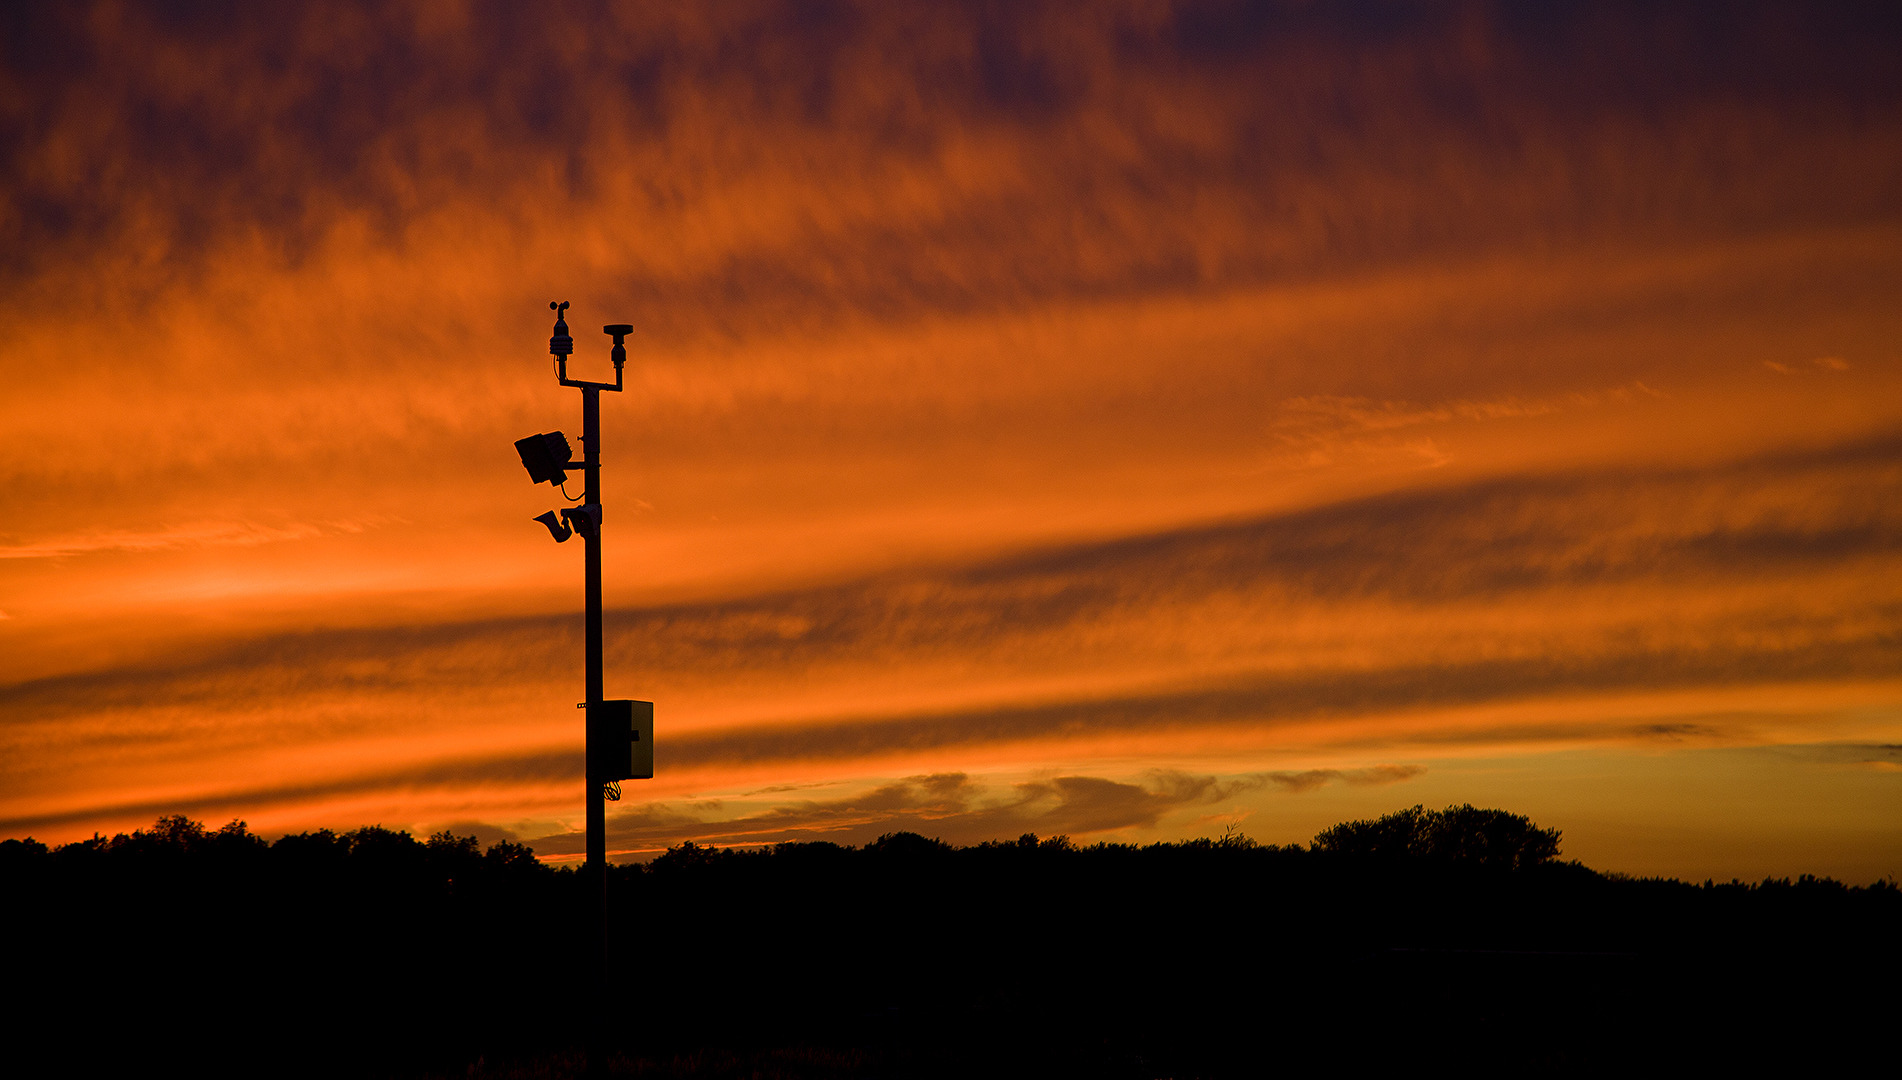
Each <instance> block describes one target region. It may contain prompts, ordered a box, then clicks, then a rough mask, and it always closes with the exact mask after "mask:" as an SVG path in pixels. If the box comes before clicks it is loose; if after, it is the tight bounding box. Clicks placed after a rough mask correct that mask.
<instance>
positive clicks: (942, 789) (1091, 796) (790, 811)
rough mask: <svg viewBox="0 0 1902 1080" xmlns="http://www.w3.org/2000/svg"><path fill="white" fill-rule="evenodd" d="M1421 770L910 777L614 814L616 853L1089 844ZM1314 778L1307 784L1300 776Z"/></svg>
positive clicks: (553, 849)
mask: <svg viewBox="0 0 1902 1080" xmlns="http://www.w3.org/2000/svg"><path fill="white" fill-rule="evenodd" d="M1421 771H1423V770H1422V769H1420V768H1419V767H1418V766H1376V767H1374V768H1372V769H1363V770H1346V771H1342V770H1322V771H1320V772H1318V773H1316V774H1313V775H1316V776H1319V777H1320V778H1319V779H1318V780H1314V781H1312V782H1303V783H1301V784H1298V785H1289V784H1285V783H1282V778H1283V777H1285V776H1291V775H1294V774H1262V775H1259V776H1249V777H1242V778H1236V779H1230V780H1223V779H1220V778H1217V777H1214V776H1206V775H1192V774H1187V773H1181V772H1173V771H1167V770H1160V771H1156V772H1153V773H1151V774H1150V775H1149V776H1148V778H1147V779H1146V781H1144V782H1142V783H1127V782H1123V781H1118V780H1110V779H1106V778H1103V777H1097V776H1054V777H1050V778H1048V779H1037V780H1028V781H1024V782H1021V783H1017V784H1013V785H1010V786H1008V787H1006V788H994V787H989V786H986V785H984V784H982V783H979V782H977V781H974V780H972V779H971V778H970V777H969V776H967V775H966V774H964V773H936V774H928V775H920V776H910V777H906V778H904V779H902V780H898V781H895V782H892V783H888V784H883V785H879V786H877V787H873V788H870V789H868V790H866V791H863V792H860V793H857V794H855V795H850V796H845V797H841V798H836V799H827V800H804V801H797V802H791V803H782V804H780V805H777V806H773V807H771V808H769V809H764V810H755V811H751V812H743V813H739V814H733V813H731V812H727V807H726V805H725V804H724V803H720V802H700V803H689V804H648V805H644V806H640V807H636V808H633V809H630V810H627V811H623V812H621V813H617V814H614V815H612V816H611V817H610V820H609V823H608V824H609V837H610V846H611V847H613V848H615V849H616V850H620V851H644V852H652V851H656V850H659V849H660V848H662V847H668V846H673V845H675V844H678V843H680V842H682V841H685V840H692V841H694V842H696V843H714V844H722V845H731V844H740V845H752V844H769V843H783V842H786V841H793V840H828V841H831V842H834V843H845V844H862V843H865V842H867V841H869V840H872V839H874V838H876V837H878V836H881V835H883V834H885V833H889V832H918V833H922V834H924V835H926V836H933V837H938V838H940V839H946V840H949V841H951V842H954V843H967V844H968V843H976V842H980V841H983V840H996V839H1011V838H1014V837H1016V836H1018V835H1021V834H1022V833H1026V832H1031V833H1037V834H1039V835H1042V836H1053V835H1065V836H1072V837H1079V838H1080V837H1088V836H1094V835H1098V834H1103V833H1114V832H1117V831H1119V830H1127V829H1140V828H1153V827H1154V826H1156V824H1157V823H1158V822H1159V821H1161V819H1162V818H1163V817H1164V815H1166V814H1169V813H1170V812H1172V811H1175V810H1178V809H1184V808H1191V807H1197V806H1213V805H1218V804H1220V803H1223V802H1226V801H1227V800H1229V799H1231V798H1233V797H1234V796H1235V795H1237V794H1241V793H1244V792H1247V791H1251V790H1254V789H1256V788H1258V787H1260V786H1262V785H1263V784H1265V783H1276V784H1280V785H1281V786H1283V787H1290V788H1291V789H1292V790H1297V791H1305V790H1309V789H1311V788H1312V787H1314V786H1316V785H1318V784H1319V783H1325V782H1327V781H1328V780H1341V781H1345V782H1347V783H1392V782H1396V781H1398V780H1403V779H1407V778H1410V777H1412V776H1415V775H1417V774H1418V773H1420V772H1421ZM1302 775H1304V776H1305V775H1308V774H1302ZM582 840H583V838H582V836H581V834H579V833H556V834H552V835H549V836H545V837H540V838H537V839H535V840H534V841H531V846H533V847H534V848H535V850H536V851H537V852H539V853H544V854H573V853H576V852H579V851H581V850H583V848H582V846H581V845H582Z"/></svg>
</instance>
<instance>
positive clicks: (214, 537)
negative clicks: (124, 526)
mask: <svg viewBox="0 0 1902 1080" xmlns="http://www.w3.org/2000/svg"><path fill="white" fill-rule="evenodd" d="M381 524H385V522H382V521H322V522H302V523H297V524H292V525H269V524H261V523H258V522H249V521H203V522H193V523H190V524H184V525H178V526H174V527H171V528H167V529H162V530H155V531H149V532H133V531H129V530H97V531H91V532H83V533H77V534H68V535H66V536H63V537H53V538H49V539H45V540H41V541H38V542H36V543H29V544H5V543H0V559H60V558H67V557H70V556H74V555H97V554H108V553H111V554H124V553H143V552H153V551H170V550H177V549H181V548H205V547H226V546H235V547H253V546H256V545H258V544H277V543H288V542H292V541H297V540H310V539H313V538H315V537H320V536H335V535H340V534H350V533H360V532H362V531H364V530H365V529H367V528H372V527H375V526H377V525H381Z"/></svg>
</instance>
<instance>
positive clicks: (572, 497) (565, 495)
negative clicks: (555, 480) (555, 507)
mask: <svg viewBox="0 0 1902 1080" xmlns="http://www.w3.org/2000/svg"><path fill="white" fill-rule="evenodd" d="M561 497H562V498H564V499H567V500H568V501H569V502H580V501H581V500H583V499H585V498H587V497H588V493H587V492H585V491H584V492H582V493H581V494H579V495H570V494H568V481H566V480H563V481H562V482H561Z"/></svg>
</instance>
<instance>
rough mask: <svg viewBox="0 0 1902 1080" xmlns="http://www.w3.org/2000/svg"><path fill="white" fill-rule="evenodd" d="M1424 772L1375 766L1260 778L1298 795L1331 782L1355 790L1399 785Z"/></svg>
mask: <svg viewBox="0 0 1902 1080" xmlns="http://www.w3.org/2000/svg"><path fill="white" fill-rule="evenodd" d="M1423 772H1426V766H1424V765H1375V766H1372V767H1371V768H1366V769H1346V770H1343V769H1307V770H1304V771H1302V772H1270V773H1261V774H1259V775H1260V776H1261V778H1262V779H1264V780H1266V781H1267V782H1269V783H1271V784H1274V785H1275V786H1276V787H1279V788H1282V789H1284V790H1287V791H1291V792H1294V793H1295V794H1301V793H1302V792H1308V791H1313V790H1314V789H1316V788H1318V787H1321V786H1322V785H1324V784H1327V783H1329V782H1330V781H1338V782H1340V783H1343V784H1353V785H1356V786H1373V785H1379V784H1398V783H1401V782H1403V781H1406V780H1411V779H1413V778H1414V777H1416V776H1419V775H1420V774H1421V773H1423Z"/></svg>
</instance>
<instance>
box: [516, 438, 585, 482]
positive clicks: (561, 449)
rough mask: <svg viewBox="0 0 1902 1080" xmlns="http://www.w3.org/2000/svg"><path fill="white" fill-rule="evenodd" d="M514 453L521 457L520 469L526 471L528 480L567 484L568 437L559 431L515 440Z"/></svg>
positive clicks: (569, 452)
mask: <svg viewBox="0 0 1902 1080" xmlns="http://www.w3.org/2000/svg"><path fill="white" fill-rule="evenodd" d="M515 452H516V453H517V454H520V455H521V456H522V467H523V468H525V469H527V470H528V478H529V479H530V480H532V481H534V482H535V483H537V484H540V483H544V482H545V483H550V484H554V485H556V486H558V487H559V486H560V485H561V484H563V483H565V482H567V480H568V474H567V473H566V472H564V471H563V470H565V469H566V468H567V467H568V455H569V454H571V453H573V451H571V450H570V449H569V448H568V436H566V435H563V434H562V433H561V432H559V431H549V432H544V433H543V434H540V435H530V436H529V437H528V438H526V439H517V440H515Z"/></svg>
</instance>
